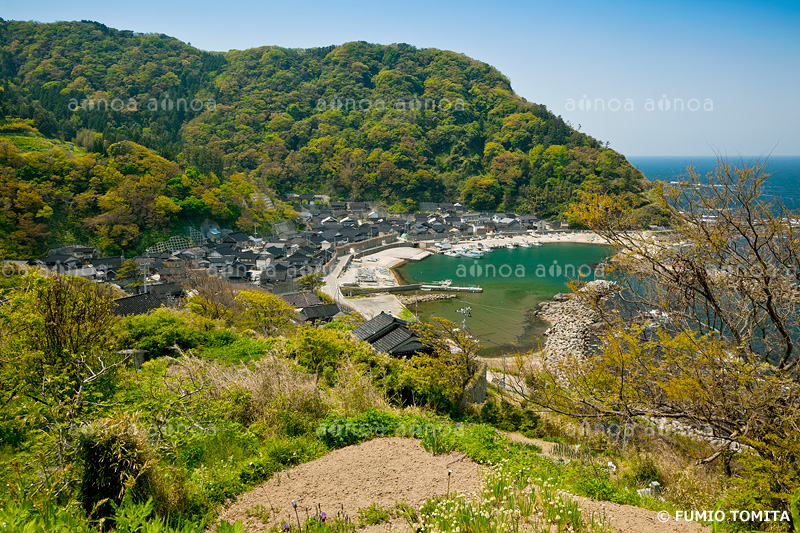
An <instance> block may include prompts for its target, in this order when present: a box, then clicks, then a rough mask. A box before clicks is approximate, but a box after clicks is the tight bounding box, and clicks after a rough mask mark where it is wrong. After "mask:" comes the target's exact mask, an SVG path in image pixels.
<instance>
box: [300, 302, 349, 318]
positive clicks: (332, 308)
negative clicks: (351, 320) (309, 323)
mask: <svg viewBox="0 0 800 533" xmlns="http://www.w3.org/2000/svg"><path fill="white" fill-rule="evenodd" d="M338 313H339V306H338V305H336V304H323V305H312V306H311V307H305V308H303V310H302V311H301V313H300V315H301V316H302V317H303V319H305V320H314V319H317V318H330V317H333V316H336V315H337V314H338Z"/></svg>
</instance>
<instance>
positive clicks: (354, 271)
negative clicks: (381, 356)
mask: <svg viewBox="0 0 800 533" xmlns="http://www.w3.org/2000/svg"><path fill="white" fill-rule="evenodd" d="M443 240H445V239H431V240H426V241H419V242H417V243H411V242H409V241H406V242H409V244H416V245H417V246H415V247H412V246H399V247H395V248H389V249H385V250H380V251H378V252H375V253H373V254H369V255H365V256H362V257H360V258H359V259H355V260H353V262H352V263H351V264H350V265H349V266H348V268H347V269H346V270H345V271H343V272H342V273H341V274H340V276H339V277H338V278H339V279H337V280H336V284H337V285H338V286H339V287H341V286H343V285H351V284H352V285H358V286H360V287H364V288H371V289H381V288H384V287H385V288H386V289H387V291H386V292H382V291H378V292H376V293H374V294H373V295H371V296H362V297H359V298H347V303H348V304H349V305H350V306H351V307H352V308H354V309H355V310H356V311H358V312H359V313H361V314H362V315H364V316H365V317H366V318H371V317H373V316H375V315H377V314H378V313H379V312H380V311H389V312H392V313H393V314H394V315H395V316H400V314H401V313H404V312H408V313H411V310H410V309H408V307H406V306H405V305H404V304H403V303H402V301H401V299H400V298H399V297H398V295H399V294H395V293H393V292H389V290H390V289H392V288H394V287H397V286H400V285H403V284H407V283H408V281H409V280H408V279H406V278H405V277H404V276H403V275H402V274H401V273H399V272H398V270H399V269H400V268H401V267H402V266H403V265H406V264H407V263H409V262H415V261H422V260H424V259H426V258H427V257H429V256H430V255H432V254H434V253H439V252H440V250H438V249H437V248H436V247H435V244H436V243H438V242H442V241H443ZM453 240H454V241H456V239H453ZM537 242H538V243H541V244H543V245H544V244H550V243H561V242H563V243H568V244H599V245H606V246H607V245H608V242H607V241H606V240H605V239H603V238H602V237H600V236H599V235H596V234H594V233H591V232H569V233H566V232H563V233H562V232H555V233H547V234H533V235H532V234H519V235H491V234H490V235H486V236H482V238H479V239H463V240H462V239H457V242H454V243H453V244H452V249H454V250H460V249H464V248H468V247H472V246H475V245H478V244H481V245H485V246H490V247H506V246H508V245H510V244H512V243H514V244H517V245H519V244H520V243H528V244H529V245H532V246H537V245H535V244H533V243H537ZM426 303H427V302H426ZM411 314H412V315H413V313H411ZM414 316H415V318H419V317H417V316H416V315H414Z"/></svg>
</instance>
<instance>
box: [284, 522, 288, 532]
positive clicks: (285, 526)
mask: <svg viewBox="0 0 800 533" xmlns="http://www.w3.org/2000/svg"><path fill="white" fill-rule="evenodd" d="M283 530H284V531H289V522H284V523H283Z"/></svg>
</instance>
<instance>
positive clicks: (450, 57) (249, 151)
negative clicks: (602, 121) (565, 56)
mask: <svg viewBox="0 0 800 533" xmlns="http://www.w3.org/2000/svg"><path fill="white" fill-rule="evenodd" d="M542 75H546V74H545V73H543V74H542ZM0 82H1V83H2V90H0V113H2V116H3V117H4V118H5V119H6V124H7V126H8V125H9V124H10V122H9V120H11V119H27V120H28V121H29V124H31V125H32V126H33V127H34V128H35V129H37V130H38V131H39V132H41V134H42V135H43V136H44V137H46V138H50V139H59V140H61V141H66V142H73V143H75V144H76V145H78V146H79V147H82V148H84V149H85V150H86V151H87V152H90V153H91V154H94V155H91V157H95V158H96V159H95V160H96V161H101V162H105V163H103V164H106V163H107V164H112V163H113V165H112V166H115V169H116V170H120V169H119V168H118V166H119V162H118V159H119V157H121V156H120V153H119V149H120V148H119V146H123V145H119V144H118V143H120V142H122V141H130V142H133V143H136V144H137V145H141V146H143V147H146V148H150V149H151V150H153V151H155V152H156V153H157V154H158V157H156V156H155V155H154V154H151V155H147V156H145V155H142V154H143V152H141V151H140V150H139V149H138V148H136V149H134V150H133V151H134V152H135V153H136V154H139V155H137V156H136V157H139V158H141V159H142V161H139V162H138V163H137V162H134V163H132V164H139V167H137V168H138V170H137V172H142V174H141V175H147V174H148V172H147V171H146V169H144V168H143V167H142V166H141V165H142V164H144V165H147V164H150V163H153V164H157V166H158V167H159V170H158V171H157V172H156V173H157V174H159V175H161V176H162V178H163V179H161V178H159V179H161V181H163V182H164V183H165V184H166V185H164V188H163V189H159V187H161V185H160V183H161V181H160V182H159V185H158V186H156V187H155V189H157V190H158V191H159V192H158V194H156V193H155V192H152V191H151V192H149V193H148V194H150V195H155V196H153V198H157V197H159V196H163V197H165V198H167V199H169V200H171V201H172V204H167V202H166V200H161V204H160V205H161V206H162V207H164V208H166V209H167V211H171V215H170V216H169V217H166V218H165V216H160V215H155V218H154V219H153V220H154V222H153V224H155V226H150V225H149V224H150V222H148V223H147V224H145V223H144V222H143V219H142V218H141V217H139V215H137V214H136V210H135V209H133V208H132V207H131V216H132V217H134V218H135V219H136V220H135V223H136V224H137V225H138V230H139V233H138V235H137V236H135V237H130V238H129V237H126V236H125V235H128V236H130V235H132V233H131V232H130V231H127V230H124V229H119V231H117V230H115V229H114V228H115V227H116V226H119V227H120V228H121V227H123V226H130V223H128V222H125V217H124V216H122V217H118V218H119V220H116V221H107V222H108V223H107V224H105V225H103V224H100V225H98V223H99V222H98V219H97V217H98V216H99V217H101V220H105V219H109V218H114V217H113V216H108V212H109V205H110V204H109V201H107V200H108V199H107V198H106V200H103V201H102V202H101V201H100V200H99V199H100V198H101V197H107V195H108V189H107V188H105V185H106V183H105V182H103V179H100V180H94V181H92V179H91V176H89V175H88V174H87V175H85V176H72V177H70V178H69V180H68V181H70V183H69V184H68V186H66V184H64V183H62V181H63V180H61V181H59V180H55V178H54V176H56V175H60V174H59V172H60V171H56V172H55V173H54V172H52V171H51V170H49V169H42V168H40V167H41V165H39V166H37V165H36V164H30V163H29V162H25V164H22V163H23V162H22V161H19V160H17V161H16V163H14V164H11V163H9V162H8V161H9V159H8V158H9V157H12V158H13V157H16V155H15V154H12V155H11V156H6V157H5V159H4V160H3V165H4V166H5V168H6V169H7V170H6V172H5V175H4V177H3V179H4V180H7V181H8V180H10V181H13V182H15V184H16V185H15V186H16V187H17V189H19V187H20V186H21V187H22V189H25V188H26V187H27V188H31V189H35V190H37V191H39V194H40V195H41V194H44V196H43V197H42V198H43V202H44V203H45V204H47V205H50V201H49V200H48V198H46V197H47V195H48V194H51V193H52V194H56V196H58V195H59V194H60V195H62V196H60V197H59V198H60V200H59V201H62V202H61V203H63V204H64V205H69V206H70V207H69V209H67V211H68V212H65V211H64V209H61V210H60V211H59V209H57V208H56V207H57V206H52V205H51V207H52V208H53V210H54V213H55V215H56V216H51V217H50V218H49V219H47V217H43V216H41V215H37V214H36V213H39V211H40V210H37V211H36V212H33V211H32V209H28V210H27V211H25V213H22V214H21V217H17V218H18V220H16V221H10V222H5V223H4V224H5V225H9V224H10V226H9V227H10V229H14V228H16V229H17V231H19V230H21V229H22V227H23V225H25V224H27V225H28V226H37V227H38V226H43V228H41V229H42V231H43V232H44V233H47V234H50V235H53V234H58V235H59V236H61V237H63V236H64V235H65V234H66V233H68V230H69V231H75V232H77V233H82V234H84V235H86V236H87V237H88V238H89V239H92V240H95V241H98V242H100V243H101V245H102V246H103V247H105V248H107V249H112V248H114V247H116V248H119V249H135V248H136V247H137V246H139V247H140V246H141V245H142V234H143V232H144V233H147V232H151V231H153V228H158V229H161V230H167V229H169V227H170V224H176V223H177V221H178V220H179V219H182V218H183V219H192V218H193V217H195V216H201V215H203V214H205V213H204V212H202V211H203V210H206V211H207V212H211V211H214V210H215V209H216V211H217V212H223V215H224V216H227V217H228V222H231V223H232V224H236V223H237V222H239V225H240V226H244V225H245V222H246V223H248V224H249V223H250V222H251V221H250V220H247V221H239V218H240V216H241V213H236V212H234V211H236V209H235V208H236V207H237V206H238V208H239V209H244V210H245V211H246V210H248V209H250V208H251V207H252V206H249V205H243V204H242V203H241V202H239V204H236V202H235V201H233V200H234V199H233V195H232V194H225V193H222V194H221V195H220V196H218V197H217V198H218V199H220V202H221V203H223V204H226V205H225V208H223V207H220V206H219V205H217V206H214V205H213V204H214V202H213V201H212V200H213V199H212V198H211V196H209V195H206V196H205V197H204V196H203V194H205V192H206V191H213V190H214V189H215V187H216V188H219V187H223V186H224V187H233V188H235V187H236V185H235V184H234V183H232V181H231V180H232V178H233V177H234V176H235V177H236V180H235V181H237V183H240V184H241V185H240V186H242V187H244V186H245V185H246V188H251V189H253V190H258V191H263V192H266V191H275V192H277V193H285V192H289V191H296V192H321V193H328V194H331V195H333V196H334V197H337V198H347V199H357V200H379V201H382V202H384V203H385V204H386V205H388V206H394V207H396V208H397V209H400V208H408V207H410V208H412V209H413V208H414V206H416V205H417V203H418V202H420V201H444V200H451V201H455V200H461V201H462V202H465V203H467V204H468V205H469V206H470V207H472V208H475V209H486V210H489V209H502V210H517V211H526V212H533V213H536V214H538V215H539V216H542V217H555V216H560V215H561V213H562V212H563V211H564V209H565V206H566V205H567V204H568V203H569V202H570V201H571V200H572V199H573V198H574V196H575V194H576V191H577V190H578V189H588V188H591V189H600V190H605V191H615V192H620V191H629V192H631V193H634V194H636V195H637V198H640V196H638V193H640V192H641V191H642V189H643V187H645V186H646V182H645V181H644V179H643V176H642V175H641V174H640V173H639V172H638V171H637V170H636V169H635V168H633V167H632V166H631V165H630V164H629V163H628V162H627V161H626V160H625V158H624V157H623V156H622V155H620V154H618V153H617V152H614V151H613V150H610V149H608V148H606V147H605V146H604V145H603V143H601V142H600V141H598V140H596V139H593V138H592V137H590V136H588V135H585V134H583V133H580V132H577V131H575V130H574V129H572V128H571V127H570V126H569V125H568V124H567V123H565V122H564V121H563V120H562V119H561V118H560V117H557V116H555V115H553V114H552V113H551V112H549V111H548V110H547V109H546V108H545V107H544V106H542V105H538V104H533V103H530V102H527V101H525V100H524V99H522V98H520V97H519V96H517V95H515V94H514V93H513V91H512V89H511V85H510V83H509V81H508V80H507V79H506V78H505V77H504V76H503V75H502V74H500V73H499V72H498V71H497V70H496V69H494V68H492V67H491V66H489V65H487V64H485V63H481V62H479V61H475V60H472V59H470V58H468V57H466V56H463V55H461V54H456V53H453V52H448V51H442V50H436V49H417V48H414V47H412V46H409V45H405V44H396V45H376V44H368V43H364V42H353V43H347V44H344V45H341V46H335V47H334V46H330V47H325V48H313V49H305V50H299V49H286V48H279V47H274V46H269V47H262V48H254V49H249V50H244V51H237V50H233V51H230V52H227V53H209V52H204V51H201V50H198V49H196V48H193V47H191V46H189V45H188V44H185V43H182V42H180V41H178V40H177V39H174V38H171V37H168V36H165V35H155V34H137V33H133V32H131V31H124V30H115V29H111V28H108V27H106V26H104V25H102V24H98V23H95V22H88V21H84V22H59V23H54V24H39V23H32V22H17V21H2V22H0ZM12 126H13V124H12ZM12 126H9V127H12ZM12 130H13V127H12ZM7 142H8V140H7ZM11 144H14V143H11ZM115 146H116V147H117V148H116V149H112V148H113V147H115ZM124 146H126V147H127V148H125V149H124V150H126V151H129V150H131V145H130V144H125V145H124ZM126 153H127V152H126ZM24 157H26V158H30V157H33V156H32V155H31V154H27V155H24ZM37 157H41V154H39V155H37ZM51 157H52V155H51ZM65 157H66V156H65ZM82 157H90V156H89V155H88V154H87V155H84V156H80V157H77V158H76V162H74V164H78V165H80V164H88V163H86V161H83V163H80V162H77V161H79V160H81V158H82ZM70 160H71V159H70ZM140 163H141V164H140ZM71 164H72V163H71ZM125 164H126V165H128V164H131V162H130V161H127V162H126V163H125ZM19 165H21V166H19ZM45 166H46V165H45ZM73 174H75V173H73ZM78 174H80V173H78ZM89 174H91V173H89ZM121 174H122V175H123V176H128V174H126V173H125V171H124V169H122V172H121ZM131 175H139V174H136V173H135V172H134V173H133V174H131ZM61 177H62V178H63V176H61ZM51 178H53V179H52V180H51ZM114 180H116V182H119V178H116V177H115V178H114V179H113V180H112V181H114ZM192 180H195V181H198V183H200V182H202V183H203V184H204V185H203V187H201V188H197V185H191V184H189V185H184V184H183V182H187V181H188V182H192ZM156 181H158V180H156ZM179 181H180V182H181V183H180V186H179V183H178V182H179ZM215 183H216V185H215ZM44 185H46V186H44ZM43 186H44V187H43ZM116 186H117V185H114V187H116ZM48 187H49V188H50V189H48ZM65 187H66V188H65ZM138 187H139V185H136V186H135V187H134V188H138ZM193 187H194V188H193ZM200 189H202V190H200ZM63 194H66V195H68V196H69V195H72V196H73V198H72V199H70V200H69V201H66V200H65V198H64V197H63ZM211 194H212V195H213V194H216V192H212V193H211ZM80 195H85V196H80ZM79 196H80V198H81V199H78V197H79ZM240 196H241V195H240ZM245 196H246V195H244V196H242V197H245ZM12 198H13V197H12ZM83 198H87V199H88V200H87V201H86V202H83V201H82V199H83ZM150 200H152V198H150ZM150 200H147V201H150ZM636 201H637V202H638V201H640V200H638V199H637V200H636ZM92 202H96V205H95V206H94V207H93V208H92V209H94V210H92V209H88V211H87V210H86V209H84V210H81V209H77V208H75V204H80V205H84V204H87V203H88V204H91V203H92ZM56 203H58V202H56ZM112 203H113V202H112ZM245 203H246V202H245ZM173 204H174V205H173ZM129 207H130V206H129ZM176 207H177V208H178V209H176ZM225 209H227V210H228V211H230V213H224V211H225ZM23 210H24V209H23ZM192 210H194V211H192ZM111 212H114V209H111ZM26 213H27V214H26ZM42 214H46V213H42ZM213 214H214V216H220V215H219V213H213ZM28 215H32V218H31V216H28ZM26 216H27V217H28V218H27V219H26ZM103 217H105V218H103ZM168 219H174V220H172V221H171V222H170V221H169V220H168ZM25 220H28V222H25ZM56 222H58V224H61V226H62V227H61V228H59V227H57V224H56ZM112 222H115V223H112ZM116 222H119V223H116ZM78 225H80V228H78ZM26 227H27V226H26ZM109 227H110V228H111V229H109ZM251 227H252V226H251ZM75 228H78V229H75ZM129 229H130V228H129ZM24 231H27V232H28V234H29V235H28V237H26V238H28V240H30V239H31V236H32V235H33V234H34V233H36V232H35V231H29V230H24ZM133 233H135V232H133ZM33 240H34V241H35V242H42V239H41V237H35V238H34V239H33ZM20 246H21V245H12V246H9V245H6V248H7V249H8V250H7V251H8V252H9V253H14V254H17V253H22V250H23V249H29V248H30V246H28V245H24V246H22V247H20ZM12 250H13V251H12Z"/></svg>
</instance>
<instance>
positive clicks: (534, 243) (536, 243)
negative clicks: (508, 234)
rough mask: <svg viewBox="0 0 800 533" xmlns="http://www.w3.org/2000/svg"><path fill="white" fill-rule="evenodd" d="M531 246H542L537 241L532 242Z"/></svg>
mask: <svg viewBox="0 0 800 533" xmlns="http://www.w3.org/2000/svg"><path fill="white" fill-rule="evenodd" d="M531 244H533V245H534V246H541V245H542V243H540V242H539V241H534V242H532V243H531Z"/></svg>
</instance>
